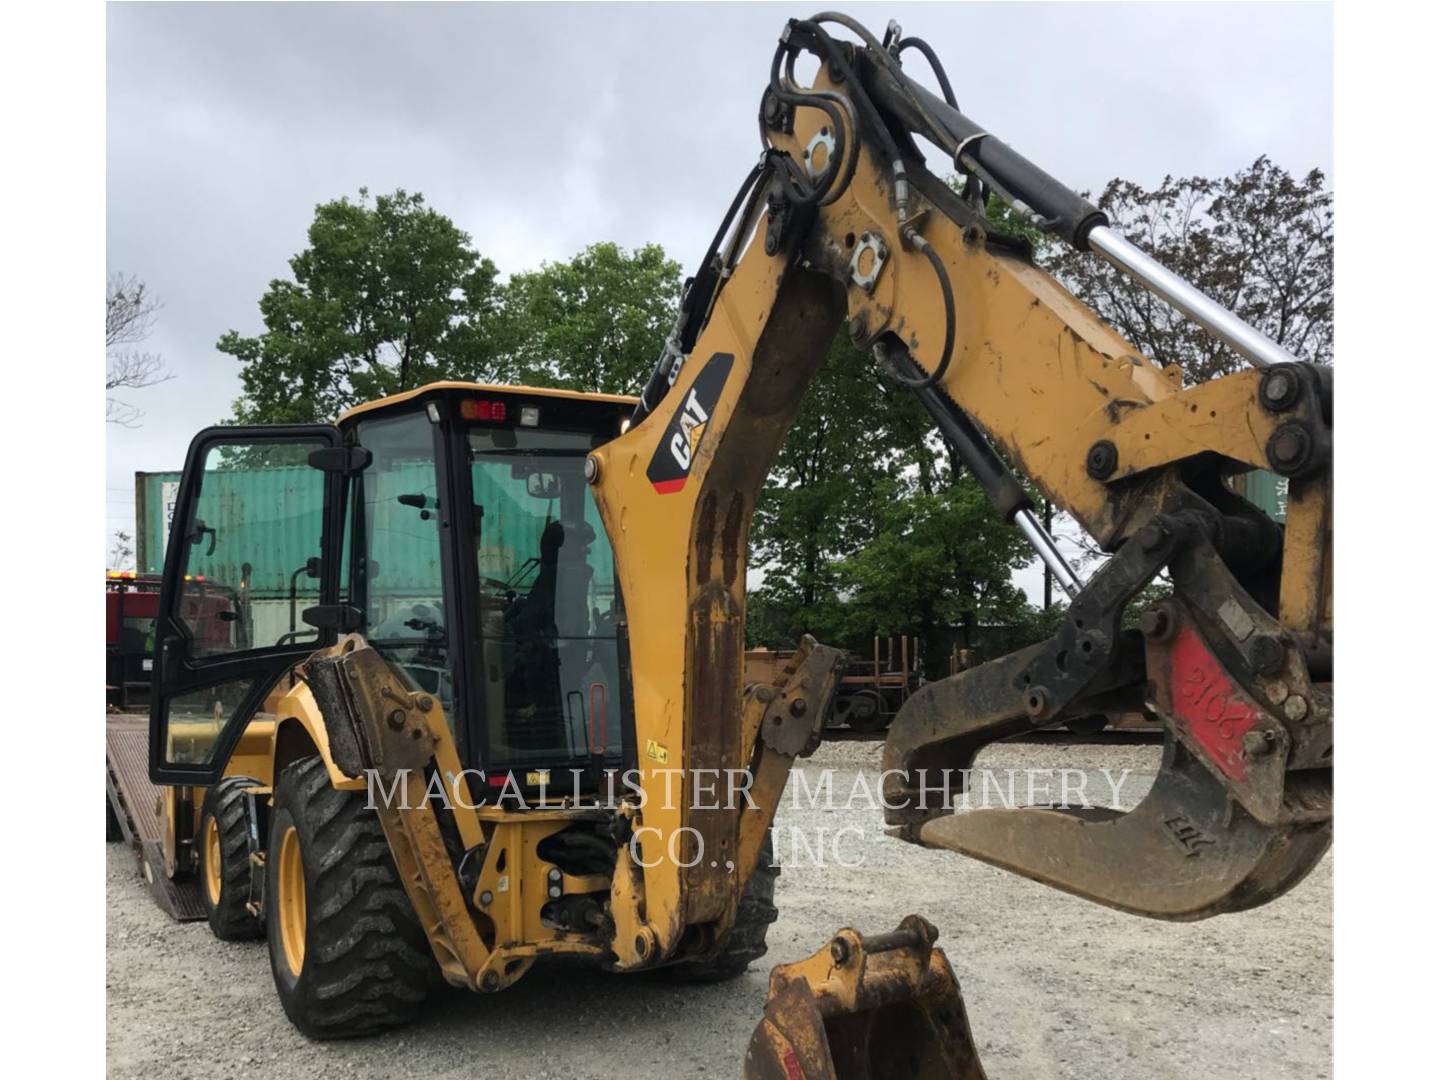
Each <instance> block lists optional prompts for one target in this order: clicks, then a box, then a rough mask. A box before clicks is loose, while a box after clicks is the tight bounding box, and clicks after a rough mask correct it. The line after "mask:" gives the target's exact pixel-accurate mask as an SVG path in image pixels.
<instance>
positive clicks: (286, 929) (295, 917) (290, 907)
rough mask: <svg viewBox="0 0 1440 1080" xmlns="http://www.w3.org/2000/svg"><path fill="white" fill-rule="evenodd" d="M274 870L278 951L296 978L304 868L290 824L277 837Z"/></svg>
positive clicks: (302, 959)
mask: <svg viewBox="0 0 1440 1080" xmlns="http://www.w3.org/2000/svg"><path fill="white" fill-rule="evenodd" d="M275 869H276V872H277V877H276V881H275V884H276V897H275V901H276V907H278V908H279V909H280V910H279V911H278V912H276V914H277V915H279V917H280V945H281V950H282V951H283V952H284V954H285V963H286V964H287V965H288V966H289V968H290V974H291V975H295V976H297V977H298V976H299V974H300V968H301V967H302V966H303V965H304V963H305V867H304V864H303V863H302V862H301V861H300V835H299V833H297V832H296V831H295V826H293V825H292V826H290V828H288V829H286V830H285V835H284V836H283V837H281V838H280V859H279V865H278V866H277V867H276V868H275Z"/></svg>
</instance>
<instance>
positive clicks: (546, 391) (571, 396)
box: [335, 382, 640, 424]
mask: <svg viewBox="0 0 1440 1080" xmlns="http://www.w3.org/2000/svg"><path fill="white" fill-rule="evenodd" d="M434 393H466V394H523V395H525V396H527V397H551V398H565V399H566V400H568V401H603V402H608V403H610V404H613V405H634V404H635V403H636V402H638V401H639V400H640V399H639V398H635V397H630V396H629V395H627V394H587V393H582V392H581V391H579V390H561V389H557V388H556V387H553V386H497V385H494V384H493V383H470V382H432V383H426V384H425V385H424V386H417V387H416V388H415V389H414V390H406V391H405V392H404V393H403V394H391V395H390V396H389V397H383V398H377V399H376V400H374V401H367V402H365V403H364V404H363V405H356V406H354V407H353V408H349V409H346V410H345V411H344V412H343V413H341V414H340V415H339V417H338V418H337V419H336V421H335V422H336V423H337V424H340V423H344V422H345V421H347V420H353V419H354V418H355V417H357V416H359V415H361V414H362V413H367V412H375V411H377V410H379V409H388V408H391V407H393V406H395V405H403V404H404V403H405V402H407V401H414V400H415V399H416V398H419V397H423V396H424V395H426V394H434Z"/></svg>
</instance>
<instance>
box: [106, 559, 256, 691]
mask: <svg viewBox="0 0 1440 1080" xmlns="http://www.w3.org/2000/svg"><path fill="white" fill-rule="evenodd" d="M185 580H186V581H192V580H193V582H194V583H195V584H196V585H198V586H200V588H199V589H197V590H195V591H194V592H193V593H192V592H188V591H187V594H186V596H185V598H184V600H183V601H182V603H183V604H184V606H185V607H186V608H187V609H188V610H193V611H195V612H196V613H197V614H208V615H212V616H215V615H219V613H220V612H225V611H229V612H238V610H239V607H238V604H237V601H236V596H235V593H234V590H232V589H229V588H227V587H225V586H223V585H213V584H210V583H207V582H206V581H205V577H204V575H203V574H202V575H199V576H198V577H196V578H193V579H192V578H189V577H187V578H186V579H185ZM159 610H160V575H158V574H136V573H135V572H134V571H133V570H107V571H106V572H105V704H106V706H107V707H108V708H109V709H111V710H114V711H120V712H130V711H134V710H142V709H148V708H149V707H150V668H151V664H152V662H153V658H154V655H155V616H156V615H157V614H158V613H159ZM194 625H197V626H206V627H213V628H215V629H212V630H211V631H210V633H211V634H212V635H214V634H231V635H233V634H235V633H236V632H237V630H238V631H240V632H243V630H244V626H243V623H241V622H240V621H239V620H238V619H231V620H228V621H226V620H224V619H223V617H221V618H208V619H196V620H195V621H194ZM209 644H211V645H213V646H224V647H225V648H226V649H233V648H235V647H236V645H237V644H240V643H238V642H229V641H212V642H209Z"/></svg>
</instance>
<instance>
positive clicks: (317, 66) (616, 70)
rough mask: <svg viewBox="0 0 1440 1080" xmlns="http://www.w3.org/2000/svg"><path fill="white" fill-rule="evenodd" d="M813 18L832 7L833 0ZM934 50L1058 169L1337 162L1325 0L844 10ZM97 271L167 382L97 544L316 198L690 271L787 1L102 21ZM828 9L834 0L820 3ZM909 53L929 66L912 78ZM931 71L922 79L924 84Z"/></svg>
mask: <svg viewBox="0 0 1440 1080" xmlns="http://www.w3.org/2000/svg"><path fill="white" fill-rule="evenodd" d="M821 6H823V5H821ZM839 6H840V8H841V10H845V11H847V12H849V13H851V14H853V15H855V16H857V17H859V18H861V19H862V20H863V21H865V22H866V23H868V24H869V25H870V26H871V28H872V29H873V30H875V31H876V32H879V31H881V30H883V29H884V26H885V22H886V20H887V19H891V18H894V19H897V20H899V21H900V22H901V23H902V24H903V26H904V27H905V30H906V32H907V33H910V34H918V35H920V36H922V37H925V38H926V39H928V40H929V41H930V42H931V43H932V44H933V45H934V46H935V47H936V49H937V50H938V51H939V53H940V55H941V57H942V59H943V60H944V61H945V65H946V68H947V70H948V71H949V73H950V77H951V81H952V82H953V83H954V84H955V91H956V94H957V96H958V97H959V99H960V106H961V108H962V110H964V111H965V112H966V113H967V114H969V115H970V116H971V117H972V118H974V119H975V120H976V121H978V122H979V123H981V124H983V125H985V126H986V127H987V128H988V129H989V130H991V131H993V132H995V133H996V134H997V135H999V136H1001V137H1002V138H1004V139H1005V140H1006V141H1007V142H1009V143H1010V144H1011V145H1013V146H1014V147H1016V148H1017V149H1018V150H1020V151H1021V152H1022V153H1024V154H1026V155H1027V156H1028V157H1030V158H1031V159H1032V160H1034V161H1036V162H1037V163H1038V164H1040V165H1041V166H1043V167H1045V168H1046V169H1047V170H1049V171H1050V172H1051V173H1052V174H1054V175H1055V176H1057V177H1059V178H1060V179H1061V180H1064V181H1065V182H1067V183H1069V184H1071V185H1072V186H1074V187H1077V188H1086V187H1089V188H1095V187H1099V186H1100V185H1102V184H1103V183H1104V182H1105V181H1106V180H1108V179H1109V178H1111V177H1113V176H1124V177H1126V178H1128V179H1133V180H1137V181H1140V182H1145V183H1153V182H1155V181H1157V180H1159V179H1160V178H1161V177H1162V176H1164V175H1165V174H1166V173H1167V172H1169V173H1175V174H1203V175H1219V174H1222V173H1226V172H1230V171H1234V170H1235V169H1238V168H1240V167H1242V166H1244V165H1247V164H1249V163H1250V162H1251V161H1252V160H1254V159H1255V158H1256V157H1258V156H1259V155H1261V154H1269V155H1270V156H1271V157H1272V158H1273V159H1275V160H1276V161H1277V162H1278V163H1279V164H1280V165H1282V166H1284V167H1285V168H1288V169H1290V170H1291V171H1292V172H1301V171H1305V170H1308V169H1309V168H1311V167H1313V166H1316V165H1318V166H1320V167H1321V168H1322V169H1324V170H1325V171H1326V172H1327V173H1329V172H1330V171H1331V156H1332V139H1331V127H1332V32H1331V20H1332V13H1331V9H1330V7H1329V5H1323V4H1313V5H1302V4H1273V5H1272V4H1258V3H1256V4H1240V3H1235V4H1220V3H1194V4H1159V3H1154V4H1089V3H1075V4H1045V3H1036V4H1004V3H995V4H992V3H956V4H867V3H846V4H843V5H839ZM107 10H108V14H107V19H108V26H107V38H108V42H107V61H108V65H107V76H106V81H107V92H106V93H107V139H108V145H107V154H106V156H107V165H108V169H107V177H106V184H107V193H108V198H107V209H108V215H107V254H106V259H107V263H108V266H109V268H110V269H111V270H112V271H124V272H126V273H131V274H136V275H138V276H139V277H141V278H142V279H143V280H144V281H145V282H146V283H147V284H148V285H149V286H150V287H151V289H152V290H153V291H154V293H155V294H156V295H158V296H159V297H160V298H161V299H162V300H163V301H164V305H165V306H164V309H163V311H162V312H161V316H160V320H159V323H158V325H157V326H156V328H155V333H154V335H153V337H152V339H151V341H150V342H149V343H147V346H146V347H147V348H149V349H152V350H154V351H157V352H159V353H161V354H163V355H164V357H165V359H166V360H167V361H168V362H169V364H170V366H171V368H172V370H173V371H174V373H175V376H176V377H175V379H174V380H173V381H171V382H169V383H166V384H164V385H162V386H158V387H154V388H151V389H148V390H144V391H141V392H139V393H136V394H133V395H132V396H131V398H130V400H131V401H133V403H134V404H136V405H138V406H140V407H141V408H143V409H144V410H145V412H146V416H145V418H144V420H143V424H142V426H141V427H139V428H136V429H120V428H116V427H115V426H114V425H110V426H109V430H108V461H107V479H106V487H107V492H106V497H107V510H108V514H107V520H108V525H107V527H108V529H111V530H113V529H117V528H127V527H130V526H133V487H134V485H133V474H134V472H135V471H136V470H147V471H150V470H160V469H172V468H178V467H179V466H180V464H181V461H182V458H183V455H184V450H185V446H186V444H187V442H188V441H189V438H190V436H191V435H192V434H194V432H195V431H197V430H198V429H199V428H201V427H203V426H205V425H206V424H208V423H212V422H214V421H216V420H219V419H221V418H223V417H224V416H226V415H227V414H228V412H229V406H230V402H231V401H232V400H233V399H234V397H235V396H236V394H237V393H238V389H239V384H238V380H237V378H236V376H235V370H236V364H235V362H234V361H233V360H232V359H231V358H229V357H227V356H221V355H220V354H218V353H217V352H216V351H215V348H214V345H215V341H216V339H217V338H218V337H219V335H220V334H221V333H223V332H224V331H225V330H227V329H231V328H233V329H236V330H239V331H241V332H245V333H255V332H257V331H258V330H260V329H261V322H260V317H259V313H258V310H257V307H256V301H257V300H258V299H259V297H260V294H261V293H262V292H263V291H264V289H265V286H266V284H267V283H268V282H269V281H270V280H271V279H272V278H274V277H277V276H284V275H287V274H288V267H287V265H286V260H287V259H288V258H289V257H290V256H291V255H293V254H294V253H295V252H296V251H298V250H299V249H300V248H301V247H302V246H303V244H304V238H305V229H306V226H307V225H308V224H309V221H310V218H311V215H312V213H313V210H314V207H315V205H316V204H317V203H319V202H324V201H326V200H329V199H332V198H335V197H338V196H340V195H344V194H354V193H355V191H356V189H357V188H359V187H360V186H362V185H364V186H368V187H369V188H370V190H371V191H388V190H391V189H393V188H396V187H404V188H407V189H409V190H412V191H420V192H423V193H424V194H425V196H426V198H427V199H428V200H429V202H430V203H431V205H433V206H434V207H436V208H437V209H439V210H441V211H442V212H444V213H446V214H448V215H450V216H451V217H452V218H453V219H454V220H455V221H456V222H457V223H458V224H459V225H460V227H461V228H463V229H465V230H466V231H468V232H469V233H470V235H471V237H472V238H473V240H474V242H475V245H476V247H477V248H478V249H479V250H480V251H481V252H482V253H483V254H485V255H488V256H489V257H491V258H492V259H494V260H495V262H496V263H497V264H498V265H499V267H500V268H501V270H502V271H504V272H511V271H515V270H522V269H528V268H531V267H534V266H536V265H538V264H539V263H540V262H541V261H543V260H546V259H562V258H567V257H569V256H571V255H573V254H574V253H575V252H577V251H579V250H580V249H581V248H583V247H584V246H585V245H586V244H588V243H591V242H593V241H597V240H615V241H618V242H619V243H621V244H624V245H626V246H627V247H628V246H634V245H638V244H642V243H646V242H649V241H655V242H658V243H661V244H663V245H664V246H665V248H666V249H667V250H668V251H669V252H670V253H671V254H672V255H673V256H674V257H675V258H677V259H679V260H680V262H681V263H682V264H684V265H685V266H686V267H687V268H688V267H690V266H691V264H692V263H693V262H694V261H695V260H696V259H698V258H699V257H700V255H701V254H702V253H703V250H704V246H705V244H706V243H707V242H708V240H709V237H710V234H711V233H712V232H713V231H714V228H715V226H716V224H717V222H718V220H719V216H720V214H721V213H723V211H724V209H725V206H726V205H727V203H728V201H729V198H730V196H731V195H732V194H733V191H734V189H735V187H736V185H737V184H738V183H739V181H740V179H741V177H742V176H743V175H744V173H745V171H746V170H747V169H748V168H749V167H750V165H751V164H752V163H753V161H754V159H755V156H756V154H757V152H758V137H757V135H756V131H755V121H754V116H755V109H756V105H757V102H758V100H759V94H760V91H761V89H762V87H763V86H764V82H765V79H766V77H767V73H768V65H769V61H770V55H771V51H772V49H773V46H774V43H775V39H776V36H777V34H778V33H779V31H780V29H781V27H782V26H783V24H784V21H785V19H786V18H789V17H791V16H804V15H809V14H812V13H813V12H812V10H811V8H809V7H806V6H804V5H803V4H802V5H796V4H794V3H789V4H741V5H718V4H716V5H712V4H703V5H702V4H677V5H651V4H646V5H640V4H634V5H626V4H614V5H612V4H599V3H595V4H583V5H578V4H577V5H571V4H543V5H540V4H537V5H530V6H527V5H511V4H475V5H460V4H453V5H452V4H443V5H429V4H395V5H390V4H367V5H360V4H355V5H350V4H313V5H311V4H233V5H211V4H130V3H125V4H111V5H109V7H108V9H107ZM817 10H818V7H817ZM914 62H915V61H912V63H914ZM922 77H923V76H922Z"/></svg>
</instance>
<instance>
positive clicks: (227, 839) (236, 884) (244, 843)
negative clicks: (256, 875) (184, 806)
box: [200, 776, 265, 941]
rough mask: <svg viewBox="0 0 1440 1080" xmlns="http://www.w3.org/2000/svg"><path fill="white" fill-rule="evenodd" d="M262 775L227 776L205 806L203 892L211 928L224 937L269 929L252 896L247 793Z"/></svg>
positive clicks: (255, 935) (207, 795)
mask: <svg viewBox="0 0 1440 1080" xmlns="http://www.w3.org/2000/svg"><path fill="white" fill-rule="evenodd" d="M259 784H260V781H258V780H255V779H253V778H251V777H249V776H227V777H225V779H223V780H221V781H220V782H219V783H218V784H216V785H215V786H214V787H212V788H211V789H210V790H209V791H207V792H206V793H205V803H204V805H203V807H202V808H201V810H200V897H201V899H202V900H204V902H205V914H206V916H207V918H208V919H209V920H210V932H211V933H213V934H214V935H215V936H216V937H217V938H219V939H220V940H221V941H253V940H255V939H256V938H258V937H261V936H262V935H263V934H264V933H265V927H264V925H263V924H262V923H261V921H260V920H259V919H258V918H256V917H255V916H254V915H251V914H250V910H249V909H248V908H247V907H246V906H245V905H246V904H247V903H249V901H250V816H249V814H248V812H247V807H246V797H245V793H246V792H247V791H248V790H249V789H250V788H253V787H258V786H259Z"/></svg>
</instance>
